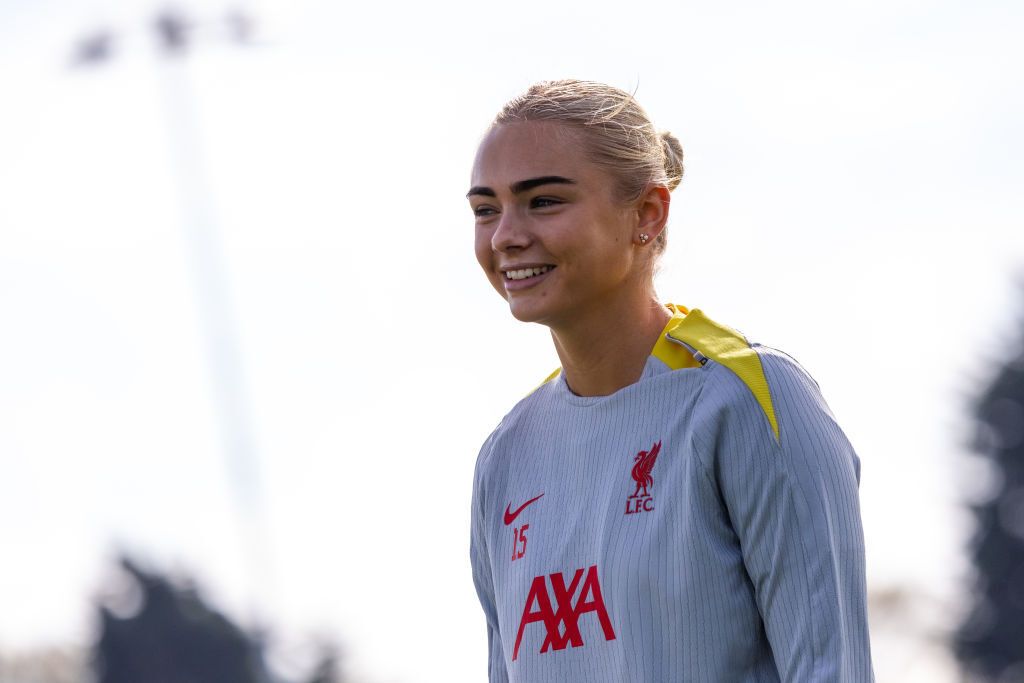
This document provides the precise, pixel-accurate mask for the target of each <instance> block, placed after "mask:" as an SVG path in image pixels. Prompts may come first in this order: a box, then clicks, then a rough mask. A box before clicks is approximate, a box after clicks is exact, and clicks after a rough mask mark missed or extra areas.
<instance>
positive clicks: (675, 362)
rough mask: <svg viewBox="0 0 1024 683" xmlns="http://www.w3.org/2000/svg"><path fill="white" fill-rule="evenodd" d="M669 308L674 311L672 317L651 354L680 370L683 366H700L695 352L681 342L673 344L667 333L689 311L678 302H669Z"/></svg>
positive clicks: (683, 318) (684, 317)
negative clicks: (667, 337) (694, 355)
mask: <svg viewBox="0 0 1024 683" xmlns="http://www.w3.org/2000/svg"><path fill="white" fill-rule="evenodd" d="M667 305H668V309H669V310H670V311H672V318H671V319H670V320H669V321H668V323H667V324H666V325H665V329H663V330H662V331H661V334H660V335H659V336H658V341H657V342H655V344H654V348H653V349H652V350H651V355H652V356H654V357H655V358H657V359H658V360H660V361H661V362H662V363H664V364H665V365H667V366H669V367H670V368H672V369H673V370H679V369H682V368H699V367H700V363H699V362H698V361H697V359H696V358H694V357H693V354H692V353H690V352H689V351H687V350H686V348H685V347H683V346H680V345H679V344H673V343H672V342H670V341H669V340H668V339H666V338H665V335H666V334H668V332H669V331H670V330H672V329H674V328H675V327H676V326H677V325H679V324H680V323H681V322H683V320H685V319H686V314H687V313H688V312H689V309H687V308H686V307H685V306H677V305H676V304H667Z"/></svg>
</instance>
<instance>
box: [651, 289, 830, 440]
mask: <svg viewBox="0 0 1024 683" xmlns="http://www.w3.org/2000/svg"><path fill="white" fill-rule="evenodd" d="M668 336H669V337H670V338H671V339H673V340H675V341H676V342H678V343H680V344H682V345H683V346H685V347H686V348H687V349H689V351H690V352H691V353H692V354H693V357H694V358H695V359H696V360H697V361H698V362H699V363H700V364H701V365H702V366H703V369H704V371H705V372H706V373H707V375H706V378H705V381H704V387H703V389H702V392H701V403H702V407H703V410H702V411H701V412H703V413H704V415H705V416H712V415H714V416H715V417H718V418H721V417H723V416H724V415H723V413H729V414H736V413H737V412H738V411H743V410H745V411H748V412H749V411H754V412H758V413H762V414H763V415H764V418H765V424H766V425H767V426H768V427H769V428H770V431H771V435H772V437H773V438H774V439H775V440H776V441H778V440H779V437H780V425H779V420H780V413H781V412H782V411H783V409H785V408H788V407H792V406H793V405H794V404H795V403H796V404H805V403H807V402H811V403H815V404H817V403H819V402H821V403H823V401H821V399H820V396H821V395H820V390H819V387H818V384H817V382H816V381H815V380H814V378H813V377H812V376H811V375H810V373H809V372H808V371H807V370H806V369H805V368H804V367H803V366H802V365H801V364H800V363H799V362H797V360H796V359H794V358H793V357H792V356H790V355H789V354H787V353H785V352H784V351H781V350H779V349H777V348H775V347H772V346H766V345H764V344H762V343H759V342H753V341H750V340H749V339H748V337H747V336H746V335H744V334H743V333H742V332H740V331H739V330H737V329H735V328H732V327H729V326H726V325H724V324H722V323H719V322H717V321H715V320H712V319H711V318H709V317H708V316H706V315H705V314H704V313H703V312H702V311H700V310H699V309H694V310H692V311H690V312H689V314H688V315H687V316H686V318H685V319H684V320H683V321H682V322H681V323H680V324H679V325H677V326H675V327H674V328H673V329H671V330H669V332H668Z"/></svg>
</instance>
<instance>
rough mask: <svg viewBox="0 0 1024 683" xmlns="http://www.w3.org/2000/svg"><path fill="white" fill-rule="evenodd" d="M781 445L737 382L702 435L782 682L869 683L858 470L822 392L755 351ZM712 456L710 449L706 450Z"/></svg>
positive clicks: (779, 357)
mask: <svg viewBox="0 0 1024 683" xmlns="http://www.w3.org/2000/svg"><path fill="white" fill-rule="evenodd" d="M758 355H759V356H760V357H761V362H762V366H763V369H764V374H765V378H766V379H767V383H768V386H769V388H770V393H771V404H772V407H773V410H774V416H775V418H776V420H777V424H778V429H779V432H778V438H776V435H775V432H774V431H773V428H772V426H771V424H770V421H769V419H768V418H767V416H766V411H765V410H764V408H763V407H762V405H759V403H758V401H757V400H756V399H755V397H754V395H753V394H752V393H751V391H750V390H749V389H747V387H746V386H745V385H743V384H742V382H740V381H739V380H738V379H736V378H735V377H733V378H726V380H725V381H729V382H732V381H733V380H735V381H734V383H733V384H734V386H731V387H730V389H729V390H728V391H724V392H721V393H720V394H719V397H718V398H716V399H715V400H716V402H717V403H718V405H716V406H713V408H712V409H713V411H714V419H711V420H708V421H707V422H706V423H705V424H704V425H702V426H703V427H704V433H703V434H702V435H699V437H698V438H701V439H703V440H704V441H705V443H706V445H707V447H708V449H710V452H711V453H713V456H712V458H713V459H712V462H711V463H710V476H711V478H712V480H713V481H714V482H715V483H716V484H717V486H718V488H719V490H720V493H721V498H722V502H723V503H724V505H725V507H726V510H727V512H728V515H729V519H730V521H731V522H732V525H733V528H734V530H735V532H736V535H737V538H738V540H739V544H740V547H741V551H742V554H743V562H744V565H745V567H746V569H747V573H748V575H749V577H750V580H751V583H752V584H753V588H754V593H755V599H756V602H757V606H758V609H759V610H760V612H761V616H762V621H763V623H764V627H765V632H766V635H767V637H768V641H769V643H770V645H771V649H772V654H773V657H774V660H775V663H776V667H777V669H778V672H779V677H780V679H781V680H782V681H788V682H793V683H796V682H799V683H816V682H825V681H828V682H829V683H837V682H839V683H865V682H869V681H873V680H874V677H873V673H872V669H871V655H870V644H869V639H868V631H867V605H866V585H865V583H866V582H865V570H864V539H863V530H862V527H861V517H860V505H859V502H858V493H857V489H858V485H859V480H860V463H859V460H858V458H857V455H856V453H855V452H854V450H853V447H852V446H851V445H850V443H849V441H848V440H847V438H846V436H845V435H844V434H843V432H842V430H841V429H840V428H839V426H838V424H837V423H836V421H835V418H834V416H833V415H832V413H831V411H830V410H829V408H828V406H827V404H826V403H825V401H824V399H823V398H822V396H821V394H820V392H819V390H818V386H817V384H816V383H815V382H814V380H813V379H812V378H811V377H810V375H808V374H807V373H806V372H805V371H804V370H803V368H801V367H800V366H799V365H798V364H797V363H796V362H795V361H794V360H792V359H791V358H789V357H788V356H785V355H784V354H782V353H781V352H777V351H775V350H773V349H767V348H766V347H760V349H759V353H758ZM705 452H708V451H705Z"/></svg>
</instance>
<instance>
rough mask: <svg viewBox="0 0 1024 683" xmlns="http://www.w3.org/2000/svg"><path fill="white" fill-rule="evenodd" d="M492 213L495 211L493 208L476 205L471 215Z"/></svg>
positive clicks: (488, 214)
mask: <svg viewBox="0 0 1024 683" xmlns="http://www.w3.org/2000/svg"><path fill="white" fill-rule="evenodd" d="M494 213H496V212H495V211H494V209H492V208H491V207H489V206H478V207H476V208H475V209H473V215H474V216H476V217H477V218H483V217H485V216H490V215H492V214H494Z"/></svg>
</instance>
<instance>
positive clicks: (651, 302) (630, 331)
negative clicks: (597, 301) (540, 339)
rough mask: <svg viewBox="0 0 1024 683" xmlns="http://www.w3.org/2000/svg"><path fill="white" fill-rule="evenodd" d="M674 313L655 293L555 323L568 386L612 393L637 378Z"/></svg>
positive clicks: (585, 393) (597, 393)
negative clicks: (566, 321) (564, 322)
mask: <svg viewBox="0 0 1024 683" xmlns="http://www.w3.org/2000/svg"><path fill="white" fill-rule="evenodd" d="M671 317H672V314H671V313H670V312H669V310H668V309H667V308H666V307H665V306H663V305H662V304H660V303H658V301H657V299H655V298H654V296H653V294H652V295H649V296H645V297H642V298H640V299H639V300H638V301H629V300H625V299H624V300H623V301H621V302H617V303H613V304H609V305H608V306H606V307H603V308H602V309H600V310H596V311H593V312H591V313H590V314H589V315H586V314H584V315H579V316H576V317H575V318H574V319H573V320H572V321H571V323H569V324H565V325H559V326H558V327H557V328H556V327H552V328H551V338H552V340H553V341H554V343H555V350H556V351H557V352H558V357H559V359H560V360H561V362H562V372H563V373H564V375H565V380H566V382H567V383H568V384H569V388H570V389H572V391H573V393H576V394H578V395H580V396H607V395H608V394H613V393H615V392H616V391H618V390H619V389H622V388H623V387H627V386H629V385H630V384H633V383H635V382H636V381H637V380H639V379H640V376H641V375H642V374H643V371H644V366H645V365H646V364H647V357H648V356H650V354H651V349H652V348H654V344H655V343H656V342H657V341H658V336H659V335H660V334H661V331H662V329H664V327H665V325H666V324H667V323H668V320H669V318H671Z"/></svg>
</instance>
